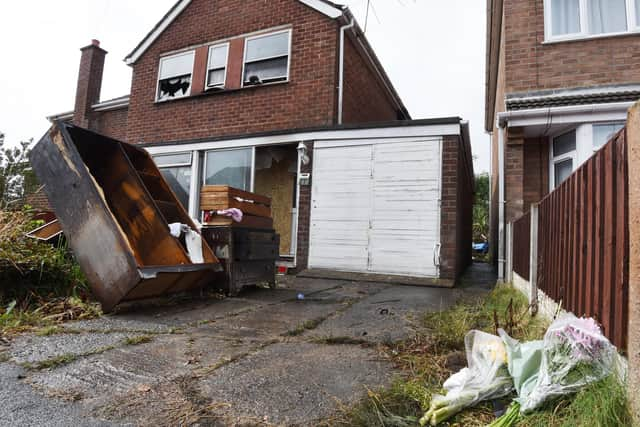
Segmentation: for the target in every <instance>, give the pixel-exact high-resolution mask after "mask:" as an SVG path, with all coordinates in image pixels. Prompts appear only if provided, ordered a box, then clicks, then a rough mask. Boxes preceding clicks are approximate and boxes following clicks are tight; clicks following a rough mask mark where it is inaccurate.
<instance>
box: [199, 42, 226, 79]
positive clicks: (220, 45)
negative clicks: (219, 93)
mask: <svg viewBox="0 0 640 427" xmlns="http://www.w3.org/2000/svg"><path fill="white" fill-rule="evenodd" d="M222 46H225V47H226V49H227V56H226V59H225V61H224V78H223V79H222V84H217V85H211V86H209V71H211V68H209V60H210V59H211V53H212V51H213V50H214V49H216V48H220V47H222ZM230 48H231V43H229V42H226V43H217V44H213V45H211V46H209V50H208V53H207V71H206V73H207V76H206V79H205V83H204V88H205V90H211V89H216V88H218V89H219V88H222V89H224V87H225V85H226V83H227V70H228V69H229V49H230Z"/></svg>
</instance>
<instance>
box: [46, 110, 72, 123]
mask: <svg viewBox="0 0 640 427" xmlns="http://www.w3.org/2000/svg"><path fill="white" fill-rule="evenodd" d="M73 115H74V111H67V112H66V113H58V114H53V115H51V116H47V120H49V121H50V122H54V121H55V120H63V121H64V120H69V119H73Z"/></svg>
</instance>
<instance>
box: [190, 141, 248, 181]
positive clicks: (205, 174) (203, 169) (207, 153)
mask: <svg viewBox="0 0 640 427" xmlns="http://www.w3.org/2000/svg"><path fill="white" fill-rule="evenodd" d="M247 149H251V161H250V167H251V176H250V178H249V190H247V191H249V192H253V191H254V188H255V177H256V147H255V146H247V147H235V148H220V149H217V148H213V149H210V150H206V151H205V152H204V163H203V165H202V179H201V183H202V185H207V157H208V156H209V152H212V151H213V152H216V153H220V152H223V151H240V150H243V151H244V150H247Z"/></svg>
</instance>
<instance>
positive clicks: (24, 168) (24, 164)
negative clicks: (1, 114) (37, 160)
mask: <svg viewBox="0 0 640 427" xmlns="http://www.w3.org/2000/svg"><path fill="white" fill-rule="evenodd" d="M32 143H33V139H30V140H28V141H22V142H20V144H19V145H18V146H17V147H11V148H6V147H5V146H4V135H3V134H2V133H1V132H0V209H1V208H6V207H10V206H11V205H12V204H13V203H14V202H17V201H19V200H22V199H24V197H25V196H26V195H27V194H30V193H33V192H34V191H35V190H36V189H37V187H38V182H37V179H36V177H35V174H34V173H33V170H32V169H31V166H30V164H29V153H30V151H31V150H30V148H29V147H30V146H31V144H32Z"/></svg>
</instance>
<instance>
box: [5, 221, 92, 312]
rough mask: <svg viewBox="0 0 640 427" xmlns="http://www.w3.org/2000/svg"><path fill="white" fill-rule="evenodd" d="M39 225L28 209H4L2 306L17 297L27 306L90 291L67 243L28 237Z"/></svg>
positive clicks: (76, 295) (84, 294)
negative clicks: (55, 242)
mask: <svg viewBox="0 0 640 427" xmlns="http://www.w3.org/2000/svg"><path fill="white" fill-rule="evenodd" d="M39 225H42V222H41V221H33V220H32V219H31V215H30V213H29V212H28V211H27V210H24V211H1V210H0V305H3V306H4V305H6V304H8V303H9V302H11V301H14V300H15V301H17V303H18V306H19V307H23V308H24V307H25V306H28V305H30V304H32V303H36V302H37V300H38V299H39V298H52V297H67V296H75V297H82V298H84V297H86V295H87V293H88V288H87V285H86V280H85V278H84V276H83V274H82V272H81V271H80V268H79V266H78V264H77V263H76V262H75V260H74V259H73V256H72V255H71V253H70V251H69V250H68V248H67V247H66V245H65V244H60V245H58V246H57V247H54V246H52V245H50V244H48V243H44V242H41V241H38V240H36V239H32V238H29V237H26V236H25V235H26V233H28V232H29V231H31V230H33V229H34V228H36V227H38V226H39Z"/></svg>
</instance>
